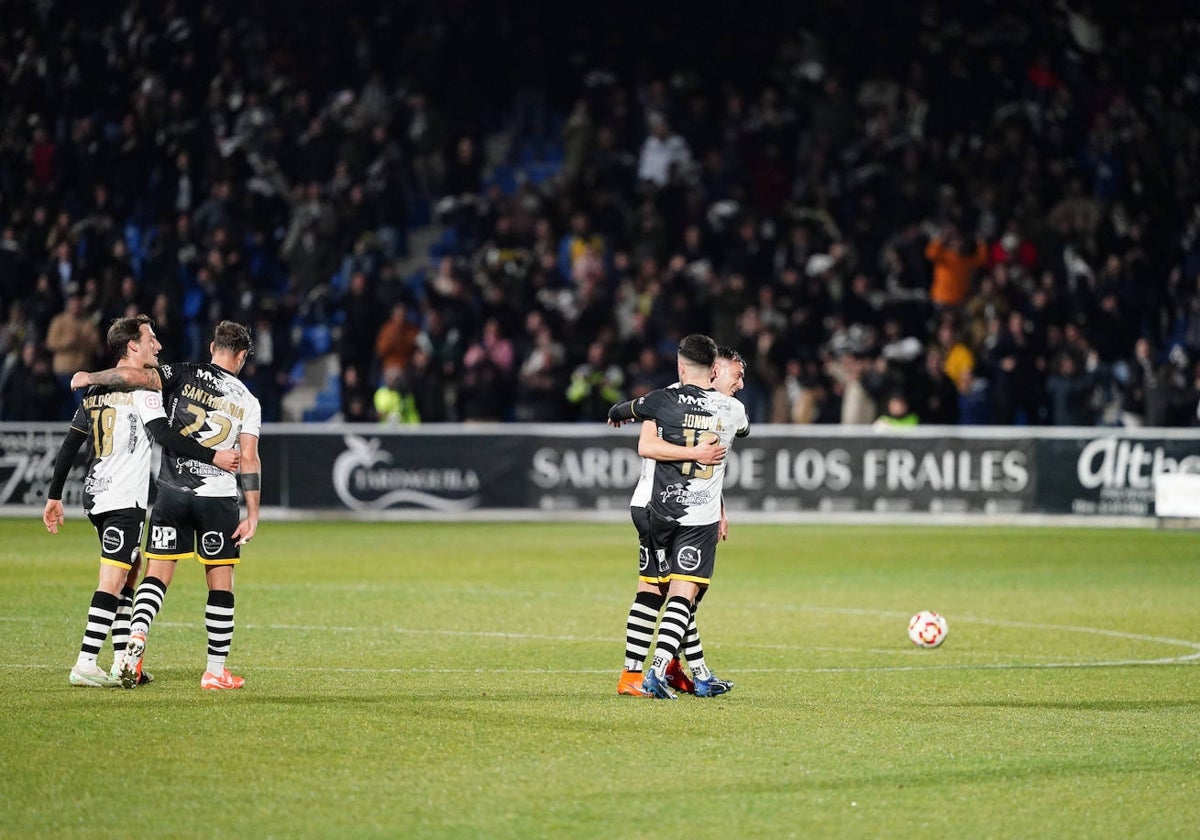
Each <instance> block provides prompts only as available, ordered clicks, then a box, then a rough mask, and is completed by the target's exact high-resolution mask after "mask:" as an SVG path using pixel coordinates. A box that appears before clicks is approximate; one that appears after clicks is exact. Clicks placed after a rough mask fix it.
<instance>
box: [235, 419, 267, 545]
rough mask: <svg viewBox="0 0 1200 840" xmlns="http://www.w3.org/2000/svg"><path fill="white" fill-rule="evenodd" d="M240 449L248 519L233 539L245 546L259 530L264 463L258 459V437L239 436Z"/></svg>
mask: <svg viewBox="0 0 1200 840" xmlns="http://www.w3.org/2000/svg"><path fill="white" fill-rule="evenodd" d="M238 448H239V449H241V450H242V476H241V481H242V495H243V496H245V498H246V518H245V519H243V520H242V521H241V522H239V523H238V526H237V530H236V531H234V532H233V539H234V541H235V542H236V543H237V544H238V545H245V544H246V543H248V542H250V540H251V539H253V537H254V533H255V532H256V531H257V530H258V508H259V502H260V500H261V497H262V462H261V461H260V460H259V458H258V436H257V435H248V434H246V433H245V432H243V433H242V434H240V435H238Z"/></svg>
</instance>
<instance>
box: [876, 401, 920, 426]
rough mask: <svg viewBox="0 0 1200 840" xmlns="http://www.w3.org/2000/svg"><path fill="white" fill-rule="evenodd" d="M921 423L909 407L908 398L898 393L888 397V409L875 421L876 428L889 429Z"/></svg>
mask: <svg viewBox="0 0 1200 840" xmlns="http://www.w3.org/2000/svg"><path fill="white" fill-rule="evenodd" d="M920 422H921V421H920V420H919V419H918V417H917V415H916V414H915V413H914V412H913V411H912V410H910V409H909V407H908V397H906V396H904V394H902V393H900V392H896V393H894V394H892V395H891V396H890V397H888V401H887V408H886V409H885V410H884V412H883V414H881V415H879V417H878V418H876V420H875V428H877V429H889V428H899V427H903V426H916V425H917V424H918V423H920Z"/></svg>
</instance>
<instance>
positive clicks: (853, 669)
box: [0, 605, 1200, 674]
mask: <svg viewBox="0 0 1200 840" xmlns="http://www.w3.org/2000/svg"><path fill="white" fill-rule="evenodd" d="M785 608H786V609H788V610H791V611H802V612H822V613H836V614H844V615H859V616H873V617H887V618H890V617H895V616H898V615H906V613H898V612H894V611H883V610H869V609H861V608H854V607H819V606H811V605H787V606H786V607H785ZM33 620H34V619H32V618H30V617H20V616H0V621H5V622H20V623H28V622H31V621H33ZM955 622H956V623H957V622H968V623H976V624H987V625H992V626H996V627H1016V628H1021V629H1026V630H1045V631H1051V632H1071V633H1084V634H1088V635H1095V636H1107V637H1109V638H1115V639H1127V640H1130V641H1139V642H1149V643H1152V644H1164V645H1173V646H1177V647H1184V648H1188V649H1190V650H1191V651H1193V652H1192V653H1189V654H1185V655H1181V656H1174V657H1160V658H1155V659H1120V660H1101V661H1097V662H1040V663H1020V662H1015V663H979V664H968V663H963V664H942V665H932V664H931V665H880V666H835V667H817V668H779V669H772V668H767V669H753V668H751V669H742V672H743V673H817V674H820V673H825V674H839V673H868V672H871V673H873V672H888V671H957V670H997V671H999V670H1028V669H1050V668H1119V667H1130V666H1139V665H1184V664H1193V663H1196V662H1198V661H1200V642H1192V641H1188V640H1185V639H1173V638H1169V637H1164V636H1150V635H1146V634H1142V633H1126V632H1124V631H1121V630H1106V629H1104V628H1100V627H1084V626H1079V625H1067V624H1062V625H1055V624H1039V623H1036V622H1028V621H1011V620H1007V619H992V618H980V617H974V616H959V617H956V618H955ZM159 626H162V627H183V628H199V626H200V625H198V624H196V623H192V622H160V624H159ZM239 626H240V628H241V629H244V630H275V631H284V632H323V633H364V632H368V633H369V632H378V629H377V628H373V627H353V626H336V625H335V626H322V625H312V624H243V625H239ZM388 632H392V633H396V634H405V635H434V636H452V637H460V638H484V639H509V640H527V641H550V642H586V643H602V644H612V643H614V641H615V640H614V638H612V637H603V636H568V635H549V634H535V633H505V632H498V631H472V630H447V629H438V628H407V627H391V628H388ZM738 646H739V647H743V648H751V649H771V650H796V651H810V652H811V651H820V652H834V653H837V652H844V653H848V654H850V653H875V654H878V653H884V654H902V655H905V656H912V655H925V654H927V652H925V651H915V650H903V653H902V649H897V650H882V651H881V650H877V649H862V648H830V647H814V646H805V645H780V644H756V643H747V644H741V645H738ZM27 667H30V666H27V665H20V664H5V663H0V668H5V669H10V668H27ZM45 667H50V666H45ZM264 670H271V668H265V669H264ZM279 670H305V669H303V668H300V669H295V668H291V669H284V668H280V669H279ZM311 670H314V671H322V670H346V671H352V672H355V673H392V672H395V673H406V672H409V671H411V672H413V673H431V671H430V670H429V669H421V668H416V669H373V668H351V669H329V668H313V669H311ZM441 673H550V674H552V673H563V674H578V673H597V672H593V671H587V670H582V671H581V670H559V671H554V670H547V671H541V670H533V671H522V670H508V669H500V670H498V671H494V672H493V671H485V670H484V669H462V670H461V671H460V670H457V669H451V670H445V671H441ZM599 673H606V672H605V671H601V672H599Z"/></svg>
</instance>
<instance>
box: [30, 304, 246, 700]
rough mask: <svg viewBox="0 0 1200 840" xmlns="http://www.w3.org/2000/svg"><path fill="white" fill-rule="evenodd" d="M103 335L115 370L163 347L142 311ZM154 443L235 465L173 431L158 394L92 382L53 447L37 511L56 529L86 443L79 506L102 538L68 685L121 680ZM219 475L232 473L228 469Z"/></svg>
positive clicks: (231, 456)
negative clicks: (109, 661)
mask: <svg viewBox="0 0 1200 840" xmlns="http://www.w3.org/2000/svg"><path fill="white" fill-rule="evenodd" d="M107 340H108V346H109V348H110V349H111V350H112V351H113V353H114V354H115V355H116V356H117V368H119V369H131V370H141V369H143V368H144V367H146V366H147V365H153V364H155V363H156V362H157V359H158V353H159V351H160V350H161V349H162V345H160V344H159V343H158V338H157V337H156V336H155V334H154V328H153V326H152V323H151V320H150V318H149V316H146V315H137V316H133V317H129V318H118V319H116V320H115V321H113V323H112V325H111V326H110V327H109V329H108V335H107ZM154 442H157V443H159V444H161V445H162V446H163V448H164V450H165V451H174V452H176V453H178V454H180V455H181V456H183V457H186V458H193V459H196V460H198V461H202V462H203V463H205V464H207V465H208V468H209V469H213V470H218V471H219V470H230V471H233V470H237V468H238V464H239V461H240V457H241V456H240V454H239V453H238V452H235V451H228V452H218V451H215V450H213V449H209V448H206V447H204V446H202V445H200V444H199V443H197V442H196V441H194V440H192V439H190V438H187V437H184V436H183V435H181V434H179V433H177V432H171V431H170V429H169V424H168V421H167V416H166V414H165V413H164V412H163V406H162V395H161V394H160V393H159V392H158V391H151V390H135V391H128V390H121V391H118V390H112V389H110V388H106V387H93V388H91V389H89V391H88V392H87V393H86V394H85V395H84V397H83V400H82V402H81V403H80V406H79V408H78V409H77V410H76V412H75V416H74V418H73V419H72V421H71V427H70V429H69V430H68V431H67V436H66V438H65V439H64V440H63V443H62V446H61V448H60V449H59V451H58V457H57V458H56V460H55V464H54V476H53V478H52V479H51V482H50V490H49V492H48V493H47V494H46V495H47V501H46V507H45V510H44V511H43V512H42V521H43V522H44V523H45V525H46V529H47V530H48V531H49V532H50V533H51V534H57V533H58V529H59V527H60V526H61V525H62V524H63V520H64V513H63V504H62V493H63V488H64V485H65V484H66V480H67V475H68V474H69V473H70V471H71V465H72V463H73V462H74V460H75V454H76V453H77V452H78V451H79V449H80V447H82V446H83V445H84V444H85V443H86V444H87V455H88V463H87V477H86V478H85V479H84V485H83V509H84V511H86V512H87V515H88V519H90V520H91V522H92V524H93V525H94V526H95V528H96V533H97V535H98V536H99V538H100V580H99V585H98V586H97V588H96V591H95V592H94V593H93V595H92V603H91V606H90V607H89V609H88V620H87V627H86V629H85V630H84V635H83V641H82V643H81V645H80V649H79V655H78V657H77V658H76V662H75V666H74V667H73V668H72V669H71V676H70V681H71V684H72V685H79V686H91V687H97V688H102V687H108V686H115V685H119V680H118V678H117V675H116V666H117V663H118V661H119V660H120V657H121V655H122V653H123V652H124V649H125V645H126V639H127V638H128V630H129V618H130V609H131V604H132V597H133V584H134V583H136V579H137V567H138V565H139V564H140V558H139V549H138V547H139V545H140V543H141V538H142V530H143V528H144V527H145V524H146V507H147V504H146V503H147V499H148V496H149V491H150V465H151V457H152V443H154ZM222 474H223V475H227V476H230V477H231V478H232V473H231V472H224V473H222ZM110 631H111V633H112V639H113V654H114V662H113V665H114V669H113V672H112V673H106V672H105V671H103V670H102V669H101V668H100V666H99V665H98V664H97V662H96V659H97V656H98V655H99V653H100V649H101V647H103V645H104V640H105V638H107V637H108V635H109V633H110ZM143 677H145V675H143Z"/></svg>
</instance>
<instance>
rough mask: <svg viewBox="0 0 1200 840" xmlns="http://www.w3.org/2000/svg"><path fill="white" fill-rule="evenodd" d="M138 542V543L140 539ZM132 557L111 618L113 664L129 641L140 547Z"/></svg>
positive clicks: (139, 570) (140, 566) (139, 561)
mask: <svg viewBox="0 0 1200 840" xmlns="http://www.w3.org/2000/svg"><path fill="white" fill-rule="evenodd" d="M138 543H139V544H140V543H141V540H139V541H138ZM132 559H133V565H132V567H130V569H129V571H128V572H126V573H125V580H124V581H122V583H121V593H120V596H119V597H120V599H121V601H120V603H119V604H118V605H117V617H116V618H115V619H113V626H112V646H113V663H114V664H115V663H116V662H118V661H119V660H120V659H121V655H122V654H123V653H125V643H126V642H127V641H129V622H130V620H131V619H132V618H133V593H134V589H135V588H136V587H137V580H138V574H139V573H140V572H141V570H142V551H141V549H140V548H136V549H134V551H133V558H132Z"/></svg>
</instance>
